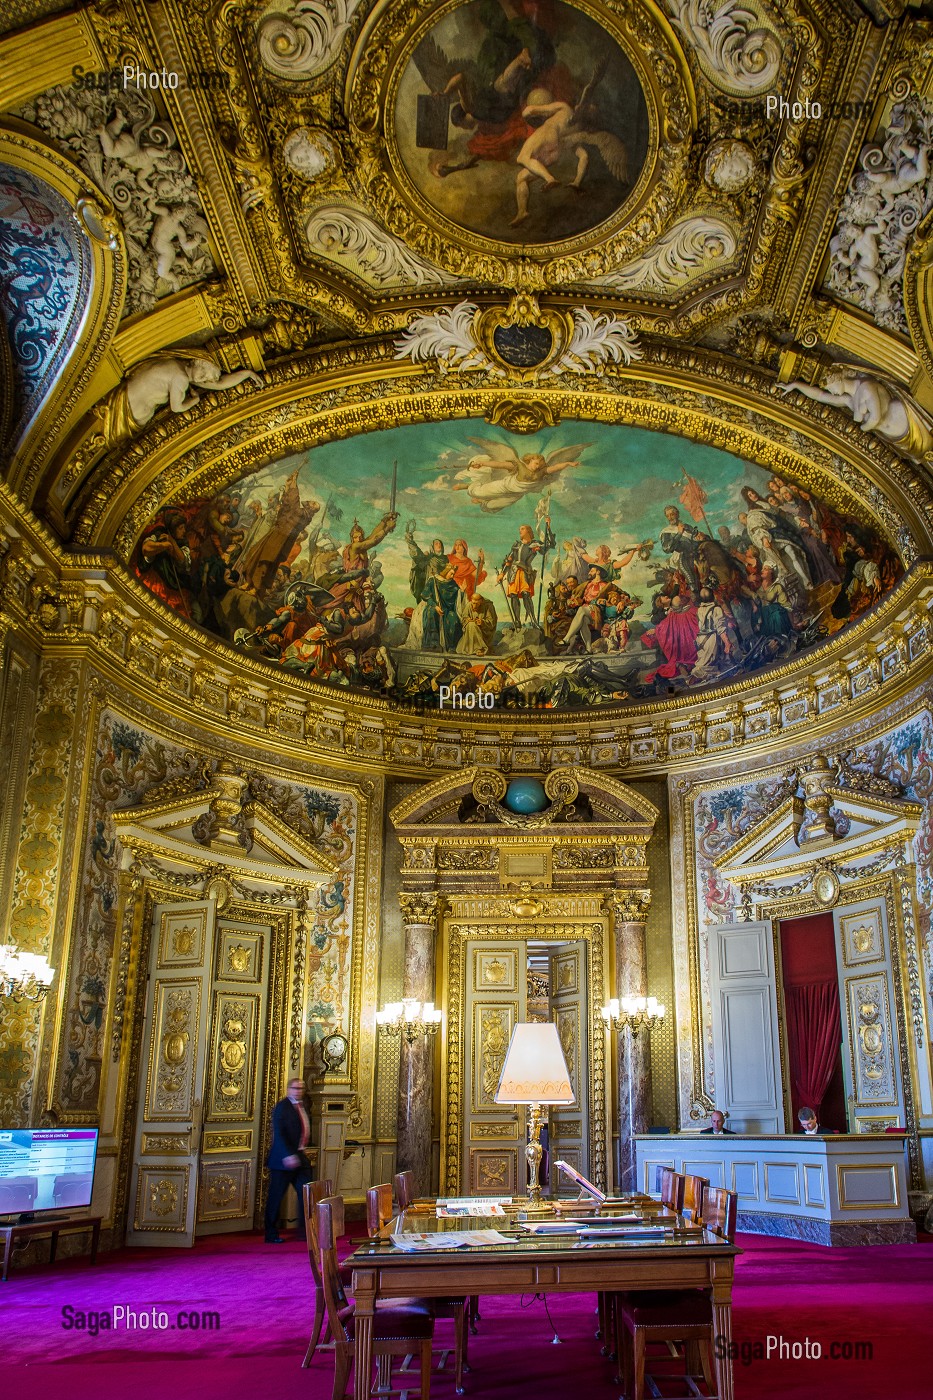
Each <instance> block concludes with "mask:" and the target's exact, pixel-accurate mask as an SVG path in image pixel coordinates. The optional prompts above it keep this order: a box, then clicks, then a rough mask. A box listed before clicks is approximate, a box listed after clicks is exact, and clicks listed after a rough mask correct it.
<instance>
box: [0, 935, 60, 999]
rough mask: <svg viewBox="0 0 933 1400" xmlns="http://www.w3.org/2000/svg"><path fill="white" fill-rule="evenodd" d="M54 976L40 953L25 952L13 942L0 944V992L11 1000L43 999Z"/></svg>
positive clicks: (51, 968) (52, 969)
mask: <svg viewBox="0 0 933 1400" xmlns="http://www.w3.org/2000/svg"><path fill="white" fill-rule="evenodd" d="M54 976H55V969H54V968H53V967H50V966H49V964H48V962H47V960H46V959H45V958H44V957H42V955H41V954H40V953H24V952H22V951H21V950H20V949H19V948H15V947H14V946H13V944H12V943H4V944H3V945H2V946H0V992H2V994H3V995H4V996H5V997H9V998H10V1000H11V1001H42V999H43V998H44V997H46V996H48V991H49V988H50V987H51V985H52V979H53V978H54Z"/></svg>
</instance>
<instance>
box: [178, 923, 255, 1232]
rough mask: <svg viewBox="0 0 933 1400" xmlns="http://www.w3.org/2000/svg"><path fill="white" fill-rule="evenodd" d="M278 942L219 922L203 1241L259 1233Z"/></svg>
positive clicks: (200, 1227) (202, 1182)
mask: <svg viewBox="0 0 933 1400" xmlns="http://www.w3.org/2000/svg"><path fill="white" fill-rule="evenodd" d="M271 938H272V931H271V929H270V928H269V927H268V926H267V925H262V924H253V923H247V922H245V921H244V920H242V919H233V918H223V917H221V918H218V919H217V923H216V929H215V934H214V960H213V968H212V978H211V985H210V1009H209V1016H208V1017H207V1018H206V1020H207V1036H208V1055H207V1063H206V1071H207V1073H206V1080H205V1085H204V1093H203V1095H202V1099H203V1104H204V1111H203V1125H202V1131H201V1159H200V1178H199V1189H198V1212H197V1222H196V1228H195V1234H197V1235H217V1234H225V1233H228V1232H229V1231H231V1230H249V1229H251V1228H252V1225H253V1205H254V1200H255V1195H256V1180H257V1171H258V1164H257V1158H258V1153H259V1146H260V1143H261V1140H262V1128H263V1124H262V1121H261V1113H262V1082H263V1065H264V1064H265V1032H266V1019H267V1018H266V1015H265V988H266V986H267V984H268V978H269V956H270V942H271Z"/></svg>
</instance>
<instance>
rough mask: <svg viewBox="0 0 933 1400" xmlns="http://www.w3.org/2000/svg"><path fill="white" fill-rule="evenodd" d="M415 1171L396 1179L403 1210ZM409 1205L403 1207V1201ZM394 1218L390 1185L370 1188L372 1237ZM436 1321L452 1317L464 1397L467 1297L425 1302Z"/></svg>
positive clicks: (458, 1376)
mask: <svg viewBox="0 0 933 1400" xmlns="http://www.w3.org/2000/svg"><path fill="white" fill-rule="evenodd" d="M404 1178H407V1181H406V1180H404ZM411 1180H412V1174H411V1172H399V1173H398V1174H397V1175H396V1178H395V1187H396V1194H397V1195H398V1196H399V1208H400V1209H401V1210H406V1209H407V1208H408V1206H410V1205H411V1201H412V1199H413V1195H412V1192H411ZM403 1201H404V1202H405V1204H404V1205H403V1204H402V1202H403ZM391 1219H392V1187H391V1186H389V1185H388V1184H386V1185H382V1186H370V1188H369V1190H368V1191H367V1192H366V1226H367V1229H368V1230H369V1233H370V1236H372V1235H377V1234H378V1233H379V1231H380V1230H381V1229H383V1227H384V1226H385V1225H387V1224H388V1222H389V1221H390V1220H391ZM425 1301H426V1302H427V1304H428V1306H429V1308H430V1310H431V1314H432V1316H433V1317H435V1318H448V1319H450V1321H451V1322H453V1325H454V1367H455V1370H456V1379H455V1382H454V1384H455V1386H456V1390H457V1394H458V1395H462V1394H463V1373H464V1371H469V1369H470V1368H469V1366H468V1365H467V1326H466V1312H467V1303H468V1299H466V1298H428V1299H426V1300H425Z"/></svg>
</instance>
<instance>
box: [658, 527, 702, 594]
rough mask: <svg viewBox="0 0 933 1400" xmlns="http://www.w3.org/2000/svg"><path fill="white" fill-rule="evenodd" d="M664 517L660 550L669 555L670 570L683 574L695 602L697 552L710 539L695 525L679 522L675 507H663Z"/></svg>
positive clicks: (697, 591) (698, 578) (697, 578)
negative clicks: (664, 522)
mask: <svg viewBox="0 0 933 1400" xmlns="http://www.w3.org/2000/svg"><path fill="white" fill-rule="evenodd" d="M664 516H665V519H666V520H667V524H666V525H665V526H664V527H663V529H662V530H661V533H660V536H659V540H660V544H661V548H662V549H663V550H664V553H665V554H669V555H670V558H671V568H672V569H674V570H675V571H676V572H677V573H680V574H683V576H684V578H685V579H686V580H687V582H688V584H689V585H690V592H691V593H692V595H693V601H694V602H697V601H698V599H699V596H700V576H699V573H698V572H697V552H698V550H699V548H700V545H701V544H702V543H703V541H704V540H707V539H709V538H711V537H710V536H709V535H704V533H703V531H702V530H698V529H697V527H696V526H695V525H688V524H687V523H686V522H685V521H683V520H681V518H680V511H679V510H678V509H677V507H676V506H665V507H664ZM704 519H705V517H704Z"/></svg>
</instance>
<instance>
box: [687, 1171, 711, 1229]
mask: <svg viewBox="0 0 933 1400" xmlns="http://www.w3.org/2000/svg"><path fill="white" fill-rule="evenodd" d="M707 1186H709V1181H708V1180H707V1178H706V1177H705V1176H693V1175H692V1173H690V1172H688V1173H687V1174H686V1175H685V1176H684V1204H683V1213H684V1215H689V1216H690V1219H691V1221H696V1220H698V1219H699V1218H700V1216H701V1214H702V1206H703V1192H704V1191H705V1190H706V1188H707Z"/></svg>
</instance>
